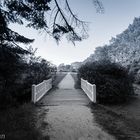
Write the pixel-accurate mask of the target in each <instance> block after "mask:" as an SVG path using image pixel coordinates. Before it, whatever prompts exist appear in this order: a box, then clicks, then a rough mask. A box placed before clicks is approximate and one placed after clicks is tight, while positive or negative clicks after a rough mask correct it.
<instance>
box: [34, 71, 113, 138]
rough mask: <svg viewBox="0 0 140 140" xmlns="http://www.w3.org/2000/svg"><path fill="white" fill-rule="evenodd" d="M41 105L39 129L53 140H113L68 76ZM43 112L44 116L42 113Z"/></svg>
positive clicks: (39, 108)
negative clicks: (97, 120)
mask: <svg viewBox="0 0 140 140" xmlns="http://www.w3.org/2000/svg"><path fill="white" fill-rule="evenodd" d="M58 87H59V89H55V90H52V91H50V93H49V94H48V95H46V96H45V97H44V98H43V99H42V100H41V101H40V102H39V103H38V104H39V105H40V106H39V107H38V115H39V120H38V126H37V127H38V128H39V129H40V130H41V131H42V134H43V135H44V136H46V138H48V139H50V140H114V139H115V138H114V137H113V136H111V135H109V134H108V133H107V132H105V131H104V130H103V129H102V128H101V127H100V125H99V124H98V123H97V122H96V120H95V117H94V113H93V112H92V111H91V109H90V107H89V106H88V105H89V103H90V101H89V99H88V98H87V96H86V95H85V94H84V92H83V91H82V90H81V89H74V80H73V78H72V76H71V75H70V74H69V73H68V74H67V75H66V76H65V78H64V79H63V80H62V81H61V82H60V83H59V85H58ZM41 112H42V113H41Z"/></svg>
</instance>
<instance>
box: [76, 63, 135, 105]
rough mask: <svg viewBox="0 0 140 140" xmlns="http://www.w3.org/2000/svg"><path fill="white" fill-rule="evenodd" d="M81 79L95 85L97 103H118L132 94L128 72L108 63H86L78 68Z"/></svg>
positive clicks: (117, 65)
mask: <svg viewBox="0 0 140 140" xmlns="http://www.w3.org/2000/svg"><path fill="white" fill-rule="evenodd" d="M78 72H79V75H80V77H81V78H83V79H85V80H88V82H90V83H91V84H96V87H97V101H99V102H101V103H120V102H123V101H125V100H126V99H127V97H128V96H129V95H131V94H133V87H132V80H131V77H130V76H129V74H128V71H127V70H126V69H125V68H124V67H122V66H120V65H119V64H116V63H111V62H110V61H97V62H93V63H86V64H84V65H82V66H81V67H80V68H79V71H78Z"/></svg>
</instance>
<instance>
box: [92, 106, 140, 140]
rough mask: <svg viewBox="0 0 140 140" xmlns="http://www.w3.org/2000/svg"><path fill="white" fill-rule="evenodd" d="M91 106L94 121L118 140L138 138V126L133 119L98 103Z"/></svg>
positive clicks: (137, 139) (139, 136)
mask: <svg viewBox="0 0 140 140" xmlns="http://www.w3.org/2000/svg"><path fill="white" fill-rule="evenodd" d="M91 108H92V112H93V114H94V118H95V120H96V122H97V123H98V124H99V125H100V126H101V127H102V128H103V129H104V130H107V131H108V133H110V134H111V135H113V136H115V137H116V138H117V139H118V140H139V139H140V135H139V132H140V127H138V125H135V123H134V121H133V120H130V119H126V118H125V117H123V116H122V115H118V114H116V113H114V112H112V111H110V110H107V109H106V108H104V107H103V106H100V105H91Z"/></svg>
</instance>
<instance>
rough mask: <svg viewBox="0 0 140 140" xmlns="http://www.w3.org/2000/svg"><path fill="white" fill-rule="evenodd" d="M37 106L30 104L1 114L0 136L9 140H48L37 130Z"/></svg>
mask: <svg viewBox="0 0 140 140" xmlns="http://www.w3.org/2000/svg"><path fill="white" fill-rule="evenodd" d="M35 113H36V111H35V106H34V105H32V104H30V103H28V104H24V105H21V106H19V107H18V108H9V109H7V110H3V111H1V112H0V134H4V135H5V139H7V140H47V139H46V138H45V137H43V136H42V135H41V132H40V131H39V130H37V128H36V126H35V124H36V123H35V122H36V121H37V120H36V119H37V118H36V117H35V116H36V115H35Z"/></svg>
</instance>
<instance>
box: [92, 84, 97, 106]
mask: <svg viewBox="0 0 140 140" xmlns="http://www.w3.org/2000/svg"><path fill="white" fill-rule="evenodd" d="M92 101H93V102H94V103H96V85H95V84H93V85H92Z"/></svg>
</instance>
